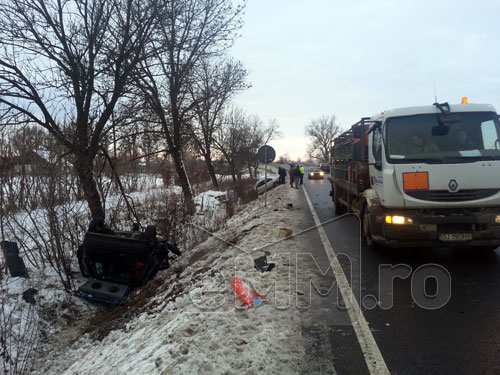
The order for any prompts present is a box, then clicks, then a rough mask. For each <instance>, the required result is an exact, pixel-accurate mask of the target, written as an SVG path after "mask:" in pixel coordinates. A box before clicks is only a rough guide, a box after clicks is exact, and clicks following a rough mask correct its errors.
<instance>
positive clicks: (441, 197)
mask: <svg viewBox="0 0 500 375" xmlns="http://www.w3.org/2000/svg"><path fill="white" fill-rule="evenodd" d="M348 135H349V134H346V135H344V138H347V139H348V138H349V137H348ZM351 139H352V142H351V144H352V149H353V154H352V160H351V165H352V166H351V169H352V172H351V173H350V175H351V177H352V176H355V177H356V178H357V180H356V181H350V183H351V184H350V185H346V184H345V182H346V181H342V178H341V177H340V176H339V175H338V174H337V177H336V178H332V179H331V181H332V191H333V194H332V195H334V196H335V189H337V190H338V191H337V193H336V198H337V203H336V204H337V205H341V206H343V208H344V209H347V210H349V211H351V212H356V213H358V214H359V215H360V216H361V217H362V222H363V232H364V235H365V238H366V240H367V243H369V244H370V245H372V246H375V245H377V244H382V245H386V246H393V247H400V246H403V247H407V246H426V245H430V246H436V245H437V246H455V245H457V246H477V247H492V248H493V247H497V246H499V245H500V124H499V120H498V115H497V113H496V111H495V109H494V108H493V107H492V106H491V105H487V104H459V105H448V104H447V103H444V104H437V103H436V104H434V105H431V106H420V107H407V108H399V109H393V110H390V111H385V112H382V113H380V114H377V115H374V116H372V117H370V118H365V119H363V121H361V122H360V123H357V124H355V125H354V126H353V129H352V130H351ZM334 148H335V147H334ZM334 155H335V153H332V156H334ZM344 161H345V160H344ZM339 163H340V159H338V158H337V159H336V160H335V157H333V160H332V166H333V167H334V168H335V167H336V166H338V165H339ZM366 180H368V181H366ZM353 183H354V184H353ZM349 186H350V189H349ZM334 202H335V199H334Z"/></svg>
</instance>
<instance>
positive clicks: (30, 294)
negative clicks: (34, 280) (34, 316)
mask: <svg viewBox="0 0 500 375" xmlns="http://www.w3.org/2000/svg"><path fill="white" fill-rule="evenodd" d="M37 294H38V290H36V289H35V288H29V289H27V290H25V291H24V292H23V300H25V301H26V302H28V303H29V304H30V305H35V304H36V299H35V296H36V295H37Z"/></svg>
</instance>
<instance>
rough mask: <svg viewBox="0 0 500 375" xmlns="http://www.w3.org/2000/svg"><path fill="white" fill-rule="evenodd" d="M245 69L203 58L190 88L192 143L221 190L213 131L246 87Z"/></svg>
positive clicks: (233, 64)
mask: <svg viewBox="0 0 500 375" xmlns="http://www.w3.org/2000/svg"><path fill="white" fill-rule="evenodd" d="M245 77H246V71H245V69H243V67H242V65H241V63H239V62H235V61H226V62H224V61H219V60H214V61H210V60H203V61H201V64H200V66H199V69H198V71H197V75H196V79H195V81H194V82H193V85H192V87H191V88H190V92H191V96H192V101H193V103H194V107H193V110H194V113H195V118H194V121H193V126H192V128H191V130H192V134H193V142H194V145H195V147H196V149H197V150H198V152H199V153H200V154H201V155H202V156H203V158H204V160H205V164H206V165H207V170H208V173H209V175H210V179H211V180H212V186H213V187H214V189H217V190H218V189H219V183H218V182H217V178H216V176H215V170H214V167H213V164H212V147H213V143H214V139H213V137H214V133H215V132H216V130H217V129H218V128H220V126H221V125H222V121H223V118H222V117H223V116H222V110H223V108H224V106H225V105H226V104H227V102H228V100H229V99H230V97H231V96H232V95H233V94H234V93H235V92H236V91H237V90H242V89H244V88H246V87H248V86H247V85H245V83H244V81H245Z"/></svg>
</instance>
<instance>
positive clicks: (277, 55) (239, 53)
mask: <svg viewBox="0 0 500 375" xmlns="http://www.w3.org/2000/svg"><path fill="white" fill-rule="evenodd" d="M244 22H245V25H244V27H243V29H242V30H241V34H242V36H241V38H240V39H238V41H237V43H236V45H235V46H234V48H233V50H232V55H233V56H234V57H236V58H238V59H240V60H241V61H242V62H243V63H244V65H245V67H246V68H247V69H248V71H249V77H248V80H249V82H250V83H251V84H252V88H251V89H249V90H247V91H245V92H244V93H241V94H239V95H238V96H237V97H236V98H235V104H236V105H238V106H239V107H241V108H243V109H245V110H246V111H247V112H249V113H254V114H257V115H259V116H260V117H261V118H262V119H263V120H264V121H266V122H267V121H268V120H269V119H273V118H275V119H276V120H277V121H278V123H279V124H280V130H281V133H282V136H281V137H280V138H279V139H277V140H274V141H271V142H270V145H271V146H273V147H274V148H275V149H276V153H277V155H282V154H285V153H288V154H290V155H291V156H292V157H293V158H295V159H296V158H297V157H301V158H304V157H305V154H306V147H307V143H308V142H309V141H308V139H307V138H306V136H305V135H304V127H305V125H307V124H308V123H309V122H310V121H311V120H312V119H314V118H318V117H320V116H322V115H332V114H334V115H336V116H337V120H338V123H339V124H340V125H341V127H343V128H344V129H347V128H348V127H349V126H350V125H352V124H353V123H354V122H356V121H358V120H359V119H360V118H361V117H363V116H371V115H373V114H375V113H377V112H379V111H381V110H384V109H391V108H397V107H406V106H413V105H426V104H432V103H433V102H434V84H435V86H436V91H437V97H438V101H439V102H444V101H448V102H449V103H459V102H460V100H461V98H462V97H463V96H467V97H468V98H469V101H470V102H473V103H490V104H493V105H494V106H495V108H496V109H497V111H498V110H500V26H499V23H500V0H475V1H464V0H456V1H448V0H445V1H441V0H432V1H431V0H415V1H410V0H380V1H375V0H342V1H337V0H308V1H305V0H248V5H247V8H246V12H245V15H244Z"/></svg>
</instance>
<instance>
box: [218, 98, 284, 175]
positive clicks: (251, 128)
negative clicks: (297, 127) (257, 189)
mask: <svg viewBox="0 0 500 375" xmlns="http://www.w3.org/2000/svg"><path fill="white" fill-rule="evenodd" d="M278 127H279V126H278V123H277V121H276V120H271V121H270V122H269V126H267V127H264V125H263V123H262V120H261V119H260V118H259V117H258V116H248V115H247V114H246V113H245V112H244V111H243V110H241V109H239V108H236V107H233V108H231V109H230V110H229V111H228V112H227V113H226V115H225V119H224V125H223V126H222V127H220V128H219V129H218V130H217V133H216V135H215V138H214V142H215V143H214V147H215V149H216V150H217V151H219V152H220V153H221V154H222V156H223V158H224V159H225V160H226V162H227V163H228V165H229V169H230V173H231V176H232V178H233V181H234V182H236V181H240V180H241V172H242V169H243V168H247V169H248V171H249V173H250V177H255V176H256V172H255V171H256V169H257V167H258V159H257V151H258V149H259V147H260V146H262V145H264V144H267V142H269V141H270V140H271V139H273V137H274V136H276V135H277V134H278Z"/></svg>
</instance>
